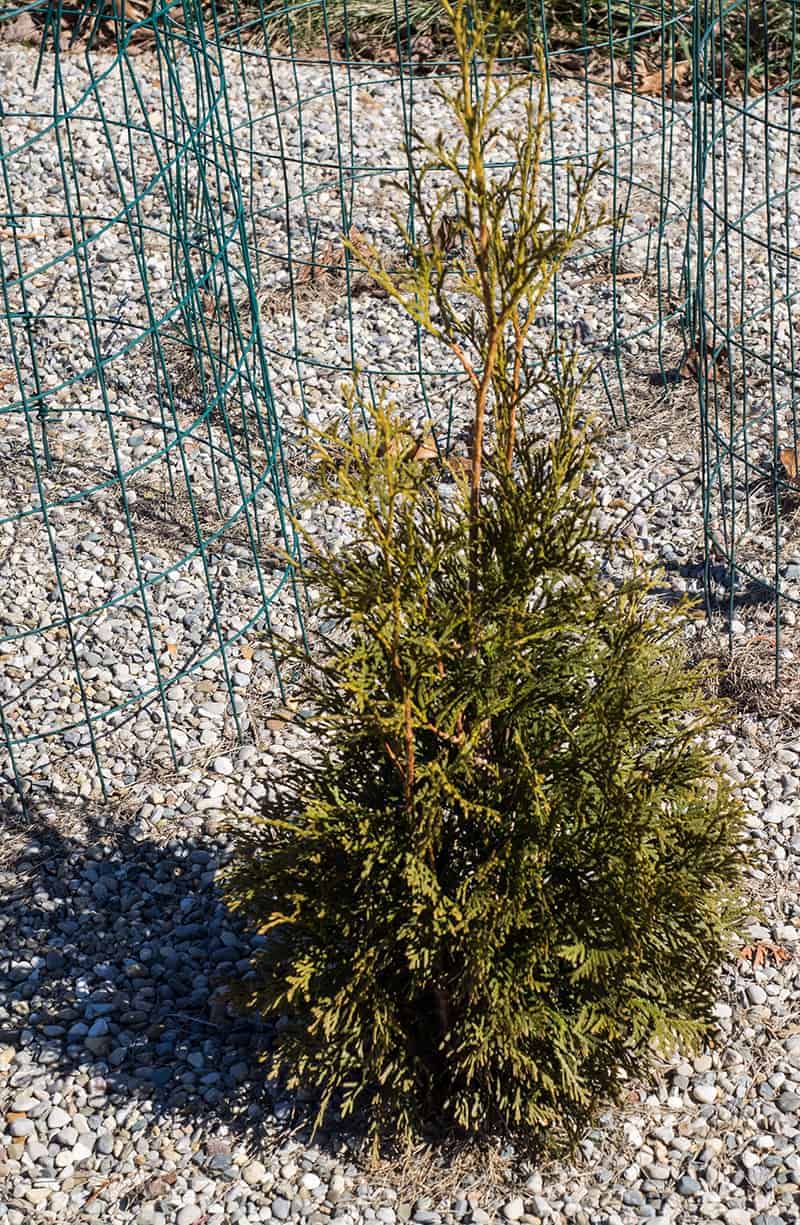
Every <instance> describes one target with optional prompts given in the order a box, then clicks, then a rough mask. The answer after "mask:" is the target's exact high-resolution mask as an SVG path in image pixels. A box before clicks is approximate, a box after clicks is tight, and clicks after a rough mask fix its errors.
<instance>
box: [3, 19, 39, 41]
mask: <svg viewBox="0 0 800 1225" xmlns="http://www.w3.org/2000/svg"><path fill="white" fill-rule="evenodd" d="M0 37H1V38H2V40H3V42H9V43H32V42H38V40H39V31H38V29H37V28H36V25H35V23H34V20H33V18H32V17H31V15H30V13H20V15H19V16H18V17H15V18H14V20H13V21H9V22H8V23H7V24H0Z"/></svg>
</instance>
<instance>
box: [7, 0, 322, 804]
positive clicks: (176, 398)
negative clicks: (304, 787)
mask: <svg viewBox="0 0 800 1225" xmlns="http://www.w3.org/2000/svg"><path fill="white" fill-rule="evenodd" d="M32 15H35V16H36V17H37V18H38V19H39V21H40V24H39V25H37V26H36V29H37V32H38V33H39V36H40V37H41V39H42V44H41V51H40V55H39V58H38V62H37V60H36V59H35V57H33V56H31V55H30V54H28V56H27V57H26V58H25V59H24V60H20V57H21V52H20V48H19V46H16V47H14V46H13V44H10V45H6V47H5V48H4V51H0V54H4V55H5V59H6V62H5V64H4V70H3V71H2V72H0V80H1V81H2V86H1V87H0V93H1V95H2V119H0V235H1V236H2V237H1V238H0V293H2V316H3V324H2V332H0V372H2V373H1V374H0V378H2V382H3V392H2V395H0V456H2V467H3V470H4V474H5V475H4V478H3V480H2V483H0V489H2V491H3V493H2V501H0V574H2V578H1V579H0V581H1V582H2V592H3V595H2V610H0V660H2V681H0V685H2V688H0V697H1V700H0V726H1V727H2V733H1V734H0V744H4V746H5V750H6V753H7V759H8V765H7V768H6V770H5V780H6V782H7V783H10V784H13V786H14V787H15V789H16V790H17V792H20V791H22V792H23V793H24V792H25V791H26V789H29V788H31V787H35V786H36V785H37V783H39V782H41V783H42V784H47V785H51V784H53V783H55V785H57V786H61V787H62V788H63V789H64V790H73V791H78V792H79V793H80V794H82V795H90V794H92V793H93V791H94V789H95V788H96V786H97V782H98V781H99V784H100V786H101V788H102V790H103V792H104V793H107V792H108V790H109V788H110V787H112V786H116V787H118V786H119V785H125V784H128V783H131V782H133V781H134V779H135V778H137V777H139V778H141V777H144V776H145V775H146V771H147V770H148V769H151V768H157V767H163V766H164V765H166V764H168V763H169V762H170V761H179V760H185V759H187V756H188V757H191V755H192V754H193V753H194V752H196V751H198V750H199V751H203V750H204V751H206V752H208V751H209V747H210V746H212V745H214V744H217V743H219V742H220V741H221V742H223V743H224V740H225V738H226V737H231V738H232V737H235V736H240V735H242V734H244V733H245V732H247V731H248V730H249V729H250V728H251V726H252V724H253V721H254V720H255V719H256V718H257V717H258V716H257V709H258V706H259V697H261V698H262V702H263V701H264V700H267V699H272V698H274V696H275V694H279V692H280V687H281V683H282V679H281V675H280V670H279V669H278V667H277V665H276V664H275V662H274V660H272V658H271V656H270V653H269V634H268V633H267V634H265V633H264V631H265V630H266V631H269V629H270V626H271V622H272V619H273V618H274V617H275V616H276V613H277V609H278V607H279V606H280V614H279V618H278V619H279V621H280V624H281V626H282V627H283V628H284V629H287V628H288V629H289V630H290V631H291V628H292V622H294V628H295V630H296V629H297V624H298V618H299V612H300V608H301V601H300V596H299V593H298V592H297V591H295V590H294V585H293V577H292V567H291V565H290V564H289V561H288V560H287V558H291V556H293V555H295V554H296V552H297V549H296V542H295V538H294V534H293V529H292V527H291V524H290V521H289V517H288V516H289V513H290V498H289V489H288V482H287V476H286V470H285V459H284V455H283V452H282V444H281V436H280V430H279V426H278V420H277V415H276V411H275V405H274V401H273V396H272V391H271V386H270V382H269V376H268V370H267V364H266V358H265V353H264V346H263V343H262V339H261V335H260V332H259V327H258V308H257V303H256V300H255V294H254V288H253V286H254V280H253V277H252V274H251V270H250V266H249V260H248V246H247V243H246V242H244V241H243V238H244V236H245V232H244V224H245V217H246V203H245V201H244V199H243V197H242V191H241V176H240V174H239V171H238V167H237V164H236V157H235V150H234V148H233V146H232V143H231V141H230V140H229V138H228V131H229V125H230V120H229V117H228V114H227V110H226V90H225V79H224V75H223V72H222V69H221V64H220V61H219V55H218V51H217V49H216V48H215V47H214V45H213V44H209V42H208V41H207V39H206V37H205V31H204V27H203V25H202V23H201V22H200V21H199V20H198V16H199V14H198V12H197V10H196V7H195V6H193V5H191V4H187V5H184V6H182V8H181V23H180V25H178V24H177V23H175V22H172V21H171V20H163V19H162V15H161V14H159V13H157V12H154V13H153V14H152V15H151V16H150V18H149V19H148V21H149V29H150V30H151V31H152V38H151V40H150V44H151V45H150V47H149V49H148V67H147V71H146V72H145V71H144V70H143V64H144V61H143V60H142V59H138V58H136V57H135V56H134V55H132V54H130V53H129V39H130V36H131V31H130V30H126V31H120V32H119V39H118V40H117V41H115V42H114V43H113V44H112V45H109V44H108V43H107V42H106V43H105V44H104V45H103V46H101V45H100V43H99V41H98V40H96V39H94V38H92V37H91V36H89V37H88V38H87V37H84V38H83V40H82V43H80V44H79V45H78V46H77V47H76V48H75V49H74V50H70V49H69V42H70V39H71V32H70V31H71V28H73V29H74V26H73V27H71V24H70V19H69V17H68V15H67V14H66V12H65V11H63V10H62V9H61V6H60V5H59V4H50V5H32V6H29V8H28V9H27V10H25V9H23V10H17V11H16V12H14V11H11V12H10V13H8V12H7V13H6V14H5V15H4V16H5V19H6V20H8V21H11V20H16V21H17V22H18V23H19V21H20V18H22V17H27V19H28V21H30V18H31V16H32ZM192 23H194V24H192ZM9 48H10V49H9ZM13 63H17V64H18V70H17V72H10V71H9V68H10V67H11V66H12V65H13ZM265 644H266V645H265ZM93 767H94V769H93Z"/></svg>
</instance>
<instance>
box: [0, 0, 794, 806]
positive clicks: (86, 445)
mask: <svg viewBox="0 0 800 1225" xmlns="http://www.w3.org/2000/svg"><path fill="white" fill-rule="evenodd" d="M515 12H516V17H517V28H516V36H515V38H514V40H513V43H512V44H510V45H509V49H508V61H507V70H508V71H509V72H512V71H516V70H517V69H518V68H520V67H525V66H526V64H529V63H530V62H532V61H531V60H530V59H529V56H530V52H531V49H532V45H533V43H534V42H535V41H540V42H541V43H543V45H544V49H545V55H546V65H547V72H546V78H545V80H544V82H542V87H543V88H544V89H545V90H546V91H547V97H548V103H549V109H550V112H551V120H550V126H549V131H548V147H547V181H548V194H549V204H550V207H551V210H552V213H553V215H554V216H555V218H556V220H557V221H564V220H566V219H567V218H568V216H569V215H570V210H571V209H572V207H574V202H575V187H574V183H575V180H574V175H575V174H576V173H577V174H578V175H580V174H581V173H582V172H584V171H586V170H588V169H589V168H590V167H591V166H592V165H593V163H594V161H595V159H596V157H597V154H598V153H600V152H602V153H603V155H604V159H605V160H604V163H603V167H602V170H601V173H600V174H599V176H598V178H597V180H596V182H595V186H594V188H593V200H594V202H595V203H597V204H599V203H603V204H605V205H606V206H607V207H608V210H609V212H610V213H611V214H612V215H613V216H614V217H615V218H616V223H615V224H613V225H612V224H610V225H609V226H608V227H607V229H606V230H605V231H604V232H602V233H600V234H599V235H594V236H593V239H592V241H591V243H587V245H586V246H585V247H584V248H582V249H581V250H579V251H578V252H577V253H576V255H575V257H574V258H573V259H572V260H570V262H569V263H568V265H567V266H566V267H565V268H564V269H563V271H562V273H561V274H560V277H559V281H558V284H557V286H556V288H555V290H554V293H553V295H552V298H551V300H549V301H548V302H547V303H546V304H544V306H543V310H542V317H541V319H538V318H537V324H539V325H540V326H541V329H542V331H541V335H542V337H543V338H544V339H548V338H552V337H553V336H558V337H559V338H561V339H562V340H565V341H566V342H567V343H568V344H570V345H576V346H577V347H578V348H579V349H580V350H581V351H582V353H583V355H584V357H585V359H586V361H587V362H591V363H592V364H593V365H594V367H595V374H594V376H593V381H592V386H593V387H594V394H595V398H596V406H599V405H605V409H606V411H607V412H609V413H610V415H611V416H612V417H613V418H614V419H615V420H616V421H617V422H618V423H626V422H628V421H631V420H633V419H635V418H637V417H643V416H644V417H646V416H647V415H648V414H649V413H651V412H653V411H654V410H655V409H657V408H658V406H659V405H660V404H662V403H669V402H671V399H672V398H673V397H678V398H680V400H681V403H683V404H684V405H685V407H686V410H687V417H686V420H687V427H686V428H687V433H688V434H690V435H692V434H693V435H694V437H696V438H698V439H700V441H701V443H702V451H703V465H702V466H703V480H704V484H703V523H704V535H705V558H706V565H705V591H706V597H707V602H708V605H709V608H710V609H712V610H715V609H722V610H723V611H725V612H726V613H727V615H728V618H729V621H730V623H731V624H732V625H735V623H736V619H737V616H738V615H739V614H738V611H737V610H738V609H739V606H740V605H741V604H744V603H750V604H754V605H757V606H763V608H764V609H766V610H769V611H768V612H767V613H766V614H765V616H767V617H773V619H774V622H775V627H774V630H773V631H772V632H773V634H774V638H775V660H776V666H777V664H778V662H779V661H780V659H781V658H782V655H781V653H782V652H783V654H784V656H785V655H786V652H787V651H788V652H789V653H791V643H790V642H789V640H788V639H786V638H784V640H783V641H782V640H781V628H783V632H784V635H785V634H786V633H787V632H788V631H787V629H786V627H787V626H789V627H791V625H792V624H793V613H792V610H791V607H790V604H791V601H792V600H793V599H796V598H798V597H800V583H798V582H797V580H798V579H800V542H798V544H797V557H796V558H795V556H794V548H795V546H794V543H793V541H794V535H795V532H794V524H795V520H796V519H797V516H796V509H797V508H798V507H800V452H798V438H797V427H796V420H795V415H794V403H795V398H796V394H795V378H794V353H795V333H794V326H795V325H794V299H795V295H796V293H797V292H798V289H800V283H798V280H797V276H796V271H797V258H798V254H800V232H796V231H798V226H800V223H798V222H796V221H795V220H794V216H795V215H798V216H800V213H798V214H796V213H795V210H794V209H793V207H792V206H793V203H794V191H795V185H796V184H797V183H798V182H800V178H798V175H800V163H798V156H799V155H800V148H798V142H797V140H796V139H795V134H796V120H795V106H796V102H795V92H796V86H797V75H798V72H797V63H796V45H797V37H796V35H797V29H796V26H797V14H796V6H795V5H794V4H793V3H788V2H787V3H784V2H783V0H771V2H770V3H769V4H767V3H765V2H764V0H752V2H751V0H739V2H735V0H734V2H733V3H727V4H723V3H721V2H718V0H714V2H713V3H712V0H689V2H686V3H678V0H670V2H668V3H657V2H655V0H651V2H650V3H637V2H634V0H521V2H519V3H518V4H517V6H516V9H515ZM438 15H439V8H438V5H437V4H436V3H435V2H434V0H352V2H348V0H305V2H298V3H292V4H289V3H287V2H286V0H283V2H281V3H278V2H277V0H276V2H275V3H268V2H267V0H246V2H245V0H208V2H207V3H205V4H201V3H200V0H171V2H169V0H159V2H158V3H156V4H150V3H149V2H148V0H125V2H124V3H122V0H119V2H118V0H114V2H113V3H112V2H110V0H109V2H108V3H105V2H104V0H87V2H86V3H85V4H82V5H81V4H78V5H75V6H74V7H73V8H72V9H69V8H68V7H67V6H65V5H63V4H62V3H60V2H57V0H49V2H48V0H35V2H34V3H31V4H29V5H27V6H20V7H10V8H9V7H8V6H6V8H5V9H3V10H0V107H2V110H1V111H0V293H1V294H2V306H0V313H2V316H3V323H2V325H0V460H2V463H1V464H0V583H2V604H0V746H3V747H4V749H5V757H6V764H5V766H3V765H2V764H0V773H1V774H2V778H3V779H5V783H6V784H7V786H8V787H9V788H10V789H11V790H12V791H13V792H15V793H16V794H18V795H19V794H21V795H24V794H25V793H26V791H27V790H29V789H30V788H31V787H34V788H35V787H36V786H38V785H40V784H41V785H45V784H49V783H50V782H53V783H54V784H55V785H58V786H61V787H63V788H65V789H70V788H72V789H76V790H78V791H79V792H80V793H81V794H83V795H91V794H93V793H94V791H95V789H96V788H97V787H98V786H99V787H101V788H102V789H103V791H104V792H109V791H111V790H113V789H116V788H117V787H119V786H120V785H127V784H130V783H133V782H134V781H137V780H141V779H142V778H145V777H147V773H148V771H149V770H151V769H152V770H153V771H154V772H155V771H157V770H159V769H162V768H163V767H164V766H165V765H167V764H169V763H170V762H184V761H188V760H191V759H192V758H193V757H194V755H195V754H197V753H198V752H209V753H210V752H214V751H219V745H220V744H224V743H225V741H226V738H230V739H231V740H233V739H234V738H237V737H242V736H252V735H257V734H258V725H259V720H260V719H261V718H262V717H263V716H264V715H265V714H267V713H268V712H269V710H270V709H271V706H272V705H273V704H274V703H276V702H279V701H281V700H282V697H283V690H284V687H285V685H286V684H287V681H288V679H290V678H286V677H283V676H282V675H281V670H280V667H279V665H278V663H277V662H276V660H275V658H273V655H272V651H271V646H270V643H271V641H272V640H273V635H274V633H275V631H280V632H281V633H287V634H292V635H296V634H302V633H303V632H304V629H303V617H302V610H303V593H302V592H301V591H300V590H298V588H297V585H296V582H295V579H294V570H293V567H292V565H291V559H292V558H295V557H296V556H297V554H298V549H297V541H296V538H295V534H294V529H293V526H292V524H293V516H292V509H291V507H292V504H291V495H290V479H289V478H290V474H291V482H292V485H293V486H294V487H297V488H302V486H303V485H304V484H306V483H307V482H308V479H309V474H308V472H307V471H306V470H305V469H306V462H305V461H306V456H307V454H308V444H307V432H306V430H307V425H308V423H309V422H310V423H311V424H312V425H314V424H318V423H319V422H321V421H325V420H327V419H328V418H329V417H330V416H331V414H335V413H336V412H338V411H339V410H340V406H341V395H340V384H341V382H342V380H343V379H347V378H349V377H351V376H352V374H353V372H354V371H355V370H356V369H358V370H359V371H360V377H361V378H362V379H363V380H364V383H365V385H366V386H367V387H368V388H369V387H373V388H376V389H377V386H378V385H379V384H380V385H381V386H382V387H387V386H388V387H389V388H390V390H391V391H392V394H394V395H395V396H396V397H397V398H398V399H399V400H400V401H401V402H402V403H403V404H404V405H405V406H406V408H407V409H408V411H409V412H410V413H411V414H412V415H416V416H417V418H418V420H419V422H420V424H421V425H422V426H425V425H426V424H427V426H429V427H432V429H433V433H434V435H435V438H436V441H437V445H438V446H440V447H443V448H446V449H449V448H450V447H452V446H456V445H458V439H457V433H458V429H459V427H460V422H459V402H460V400H459V398H460V395H461V390H462V384H461V376H460V373H459V372H458V371H456V370H454V369H453V368H452V363H451V362H450V361H449V359H448V358H447V355H446V354H444V353H443V352H442V351H439V350H437V349H436V348H435V346H432V345H430V344H429V343H427V342H426V341H425V339H424V338H423V336H422V335H421V334H420V333H419V332H418V331H415V329H414V325H413V324H410V323H408V321H407V320H405V319H403V318H402V317H401V316H400V315H399V314H398V312H396V311H395V310H394V308H393V307H392V306H391V304H390V303H389V302H388V301H386V300H384V299H381V298H380V297H379V296H377V295H376V293H375V292H374V290H373V289H372V287H371V286H370V285H369V284H368V283H367V282H366V279H365V278H364V277H363V275H362V274H361V273H360V272H359V270H358V268H357V267H356V266H355V265H354V264H353V262H352V260H351V258H350V256H349V254H348V253H347V252H346V251H345V250H344V248H343V246H342V243H341V236H342V234H349V235H351V236H355V237H356V238H357V237H358V235H359V234H363V235H364V236H365V237H367V238H368V239H369V240H370V241H371V242H373V243H375V244H376V245H377V246H378V247H379V248H381V249H382V250H384V251H385V252H386V253H387V254H390V255H391V256H392V258H395V259H397V260H398V261H401V260H402V259H403V258H404V255H405V252H404V248H403V244H402V241H400V240H399V238H398V230H397V225H396V215H399V218H400V220H401V221H402V222H403V223H404V224H405V225H406V226H407V227H408V229H409V230H410V231H411V233H412V234H413V233H414V227H415V217H414V212H413V209H411V208H409V205H408V197H407V193H406V191H405V187H407V185H408V183H409V181H410V176H411V174H412V172H413V155H412V154H410V153H409V152H408V151H407V146H408V143H409V138H410V135H411V133H412V132H413V131H415V130H417V131H420V130H421V131H422V132H423V133H427V134H429V135H432V134H433V133H435V131H436V130H437V125H438V124H439V122H440V118H441V112H440V109H439V107H438V103H437V99H436V93H435V87H436V85H437V83H439V82H443V83H446V81H447V79H448V77H449V75H450V74H451V73H452V71H453V65H452V63H451V62H450V61H449V59H448V54H447V44H446V40H444V39H443V38H442V35H441V31H440V29H439V25H438ZM26 39H27V41H28V44H29V45H28V47H27V49H24V47H23V44H24V42H25V40H26ZM31 44H33V45H31ZM36 46H38V54H37V51H36ZM475 88H476V89H479V88H480V73H479V71H478V69H477V67H476V74H475ZM509 121H510V122H513V116H510V120H509ZM502 166H503V152H502V145H501V147H500V152H499V153H498V157H497V162H496V167H497V169H498V170H500V169H502ZM698 410H699V411H698ZM799 522H800V521H799ZM776 603H777V613H776V611H775V606H776Z"/></svg>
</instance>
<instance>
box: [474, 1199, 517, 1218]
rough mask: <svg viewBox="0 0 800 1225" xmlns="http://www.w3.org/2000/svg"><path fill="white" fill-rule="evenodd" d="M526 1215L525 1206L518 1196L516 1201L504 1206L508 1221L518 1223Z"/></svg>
mask: <svg viewBox="0 0 800 1225" xmlns="http://www.w3.org/2000/svg"><path fill="white" fill-rule="evenodd" d="M524 1215H525V1204H524V1203H523V1201H522V1200H521V1199H520V1198H519V1196H516V1197H515V1198H514V1199H510V1200H509V1201H508V1203H507V1204H504V1205H503V1216H504V1217H505V1218H506V1220H507V1221H518V1220H519V1219H520V1217H523V1216H524ZM473 1216H474V1213H473Z"/></svg>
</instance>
